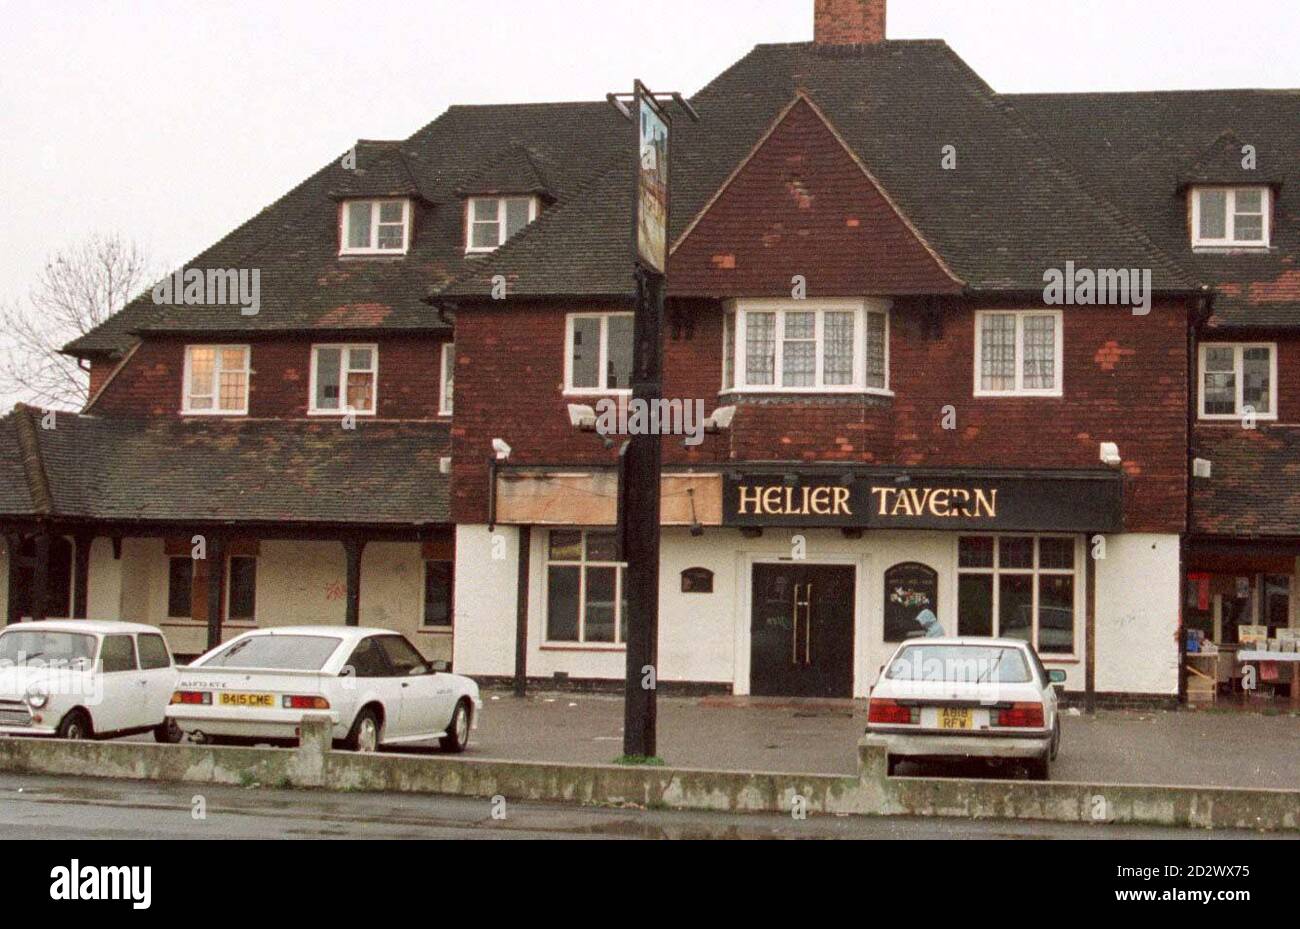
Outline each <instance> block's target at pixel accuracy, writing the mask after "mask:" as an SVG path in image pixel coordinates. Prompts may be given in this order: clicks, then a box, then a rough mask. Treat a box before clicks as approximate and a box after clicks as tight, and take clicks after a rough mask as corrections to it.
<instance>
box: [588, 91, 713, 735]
mask: <svg viewBox="0 0 1300 929" xmlns="http://www.w3.org/2000/svg"><path fill="white" fill-rule="evenodd" d="M668 98H669V99H673V100H676V101H677V103H678V104H679V105H680V106H682V107H683V108H684V109H685V110H686V112H687V113H688V114H690V116H691V117H692V118H697V117H696V115H695V112H694V110H692V109H691V108H690V105H689V104H687V103H686V102H685V101H684V100H682V98H681V96H680V95H678V94H670V95H668ZM609 100H610V102H611V103H612V104H614V105H615V106H616V107H617V108H618V109H619V111H620V112H621V113H623V115H624V116H626V117H628V118H630V119H631V120H632V123H633V125H634V127H635V139H636V147H635V152H636V169H635V173H634V177H635V179H636V182H635V184H634V187H633V207H632V255H633V267H634V269H635V275H636V318H635V323H634V326H633V355H632V402H633V403H634V404H636V405H640V404H647V406H646V408H648V409H649V408H653V405H654V404H655V403H656V402H657V401H658V400H660V399H662V394H663V327H664V300H665V297H666V294H667V289H668V276H667V272H668V215H669V204H670V198H669V189H668V177H669V174H668V166H669V160H668V158H669V154H668V153H669V143H670V133H671V129H672V120H671V119H670V118H669V116H668V114H667V112H666V111H665V110H664V108H663V107H662V106H661V104H660V101H659V97H658V96H657V95H655V94H653V93H651V92H650V91H649V90H648V89H647V88H646V87H645V85H644V84H642V83H641V82H640V81H637V82H636V85H635V89H634V90H633V92H632V95H631V98H630V99H627V98H622V97H619V96H617V95H613V94H611V95H610V97H609ZM629 104H630V106H629ZM662 469H663V456H662V449H661V446H660V437H659V436H657V435H633V436H631V437H630V439H629V442H628V443H627V445H626V446H625V450H624V453H623V454H622V455H621V462H620V475H621V481H620V485H621V486H620V492H619V498H620V499H619V503H620V506H621V508H622V511H621V513H620V514H619V527H620V533H619V542H620V547H621V548H622V554H621V558H622V559H623V561H625V562H626V563H627V571H626V575H625V579H624V588H625V593H626V598H627V604H628V623H627V643H626V644H627V681H626V685H625V691H624V694H625V699H624V710H623V754H624V755H625V756H627V757H629V758H653V757H654V756H655V754H656V752H657V750H658V746H657V742H658V739H657V723H658V704H657V702H656V700H655V692H656V691H655V689H656V688H657V687H658V685H659V673H658V661H659V525H660V518H659V502H660V501H659V481H660V474H661V472H662Z"/></svg>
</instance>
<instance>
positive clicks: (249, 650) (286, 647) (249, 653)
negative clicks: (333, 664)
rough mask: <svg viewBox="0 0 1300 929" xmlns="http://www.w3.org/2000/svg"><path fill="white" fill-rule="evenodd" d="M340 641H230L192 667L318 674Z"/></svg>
mask: <svg viewBox="0 0 1300 929" xmlns="http://www.w3.org/2000/svg"><path fill="white" fill-rule="evenodd" d="M342 641H343V640H342V639H338V638H332V637H330V636H322V635H255V636H250V637H249V638H247V639H240V640H239V641H238V642H232V643H231V644H230V645H229V646H227V647H226V648H224V649H223V650H221V651H219V652H217V653H216V654H215V655H213V656H212V657H211V658H208V659H207V660H205V661H203V662H201V663H200V664H198V665H196V667H203V668H249V669H257V670H267V671H319V670H320V669H321V668H323V667H325V662H327V661H329V657H330V655H333V654H334V651H335V649H337V648H338V647H339V645H340V643H342Z"/></svg>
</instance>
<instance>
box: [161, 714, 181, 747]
mask: <svg viewBox="0 0 1300 929" xmlns="http://www.w3.org/2000/svg"><path fill="white" fill-rule="evenodd" d="M184 738H185V733H183V732H181V727H180V726H178V725H176V720H174V719H168V720H166V721H164V722H161V723H159V724H158V725H156V726H154V728H153V740H154V741H155V742H161V743H162V744H163V745H177V744H179V743H180V741H181V740H182V739H184Z"/></svg>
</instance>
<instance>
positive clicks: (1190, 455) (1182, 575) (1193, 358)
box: [1178, 284, 1215, 706]
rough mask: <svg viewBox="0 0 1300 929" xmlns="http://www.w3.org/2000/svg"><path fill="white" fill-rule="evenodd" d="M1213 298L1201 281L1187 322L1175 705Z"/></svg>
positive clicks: (1183, 657)
mask: <svg viewBox="0 0 1300 929" xmlns="http://www.w3.org/2000/svg"><path fill="white" fill-rule="evenodd" d="M1214 298H1215V290H1214V288H1213V287H1211V286H1210V285H1209V284H1202V285H1201V289H1200V294H1199V295H1198V296H1197V298H1196V306H1195V309H1194V310H1193V316H1192V319H1191V320H1190V325H1188V327H1187V465H1186V467H1187V487H1186V498H1185V500H1184V504H1183V518H1184V521H1185V522H1184V526H1183V534H1182V538H1180V539H1179V542H1178V573H1179V590H1180V591H1181V592H1182V596H1181V599H1180V601H1179V603H1178V705H1179V706H1186V705H1187V623H1186V621H1185V615H1186V612H1187V603H1188V601H1189V600H1190V599H1191V596H1192V585H1191V581H1190V580H1188V577H1187V572H1188V568H1189V565H1190V561H1191V559H1190V555H1189V551H1188V550H1189V548H1190V545H1189V543H1188V538H1189V536H1190V535H1191V533H1192V529H1193V528H1194V527H1195V525H1196V521H1195V520H1194V519H1193V516H1192V510H1193V507H1194V506H1195V500H1196V490H1195V487H1194V481H1195V480H1196V478H1195V477H1194V476H1193V473H1192V472H1193V463H1194V462H1195V461H1196V443H1195V437H1196V422H1197V418H1198V413H1199V410H1198V409H1197V407H1198V406H1199V400H1198V399H1197V398H1198V397H1199V390H1198V386H1199V385H1198V379H1199V378H1200V376H1201V374H1200V371H1199V367H1200V365H1199V359H1198V358H1197V349H1198V347H1199V345H1200V333H1201V327H1202V326H1204V325H1205V323H1206V321H1208V320H1209V318H1210V317H1211V316H1213V315H1214Z"/></svg>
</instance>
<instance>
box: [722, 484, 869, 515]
mask: <svg viewBox="0 0 1300 929" xmlns="http://www.w3.org/2000/svg"><path fill="white" fill-rule="evenodd" d="M738 491H739V495H740V501H739V503H740V508H739V515H740V516H849V517H851V516H852V515H853V506H852V496H851V492H850V490H849V488H847V487H798V488H796V487H782V486H778V487H740V488H738Z"/></svg>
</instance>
